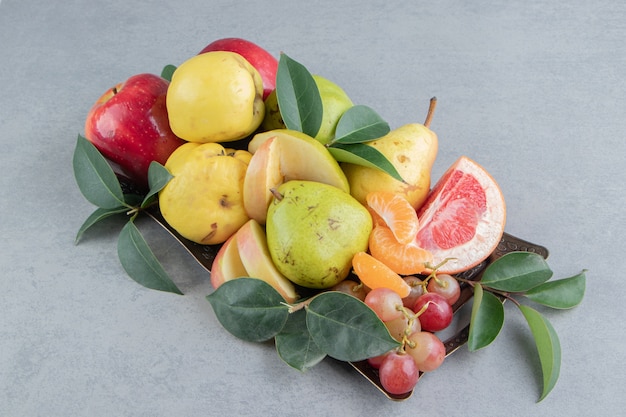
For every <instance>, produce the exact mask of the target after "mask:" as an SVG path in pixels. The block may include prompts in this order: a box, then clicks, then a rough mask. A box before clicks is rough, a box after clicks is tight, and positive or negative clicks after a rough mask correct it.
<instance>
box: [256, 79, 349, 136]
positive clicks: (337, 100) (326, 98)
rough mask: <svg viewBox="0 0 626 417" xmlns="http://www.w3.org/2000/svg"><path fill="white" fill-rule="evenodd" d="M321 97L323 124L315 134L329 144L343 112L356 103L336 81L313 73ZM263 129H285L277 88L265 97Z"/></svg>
mask: <svg viewBox="0 0 626 417" xmlns="http://www.w3.org/2000/svg"><path fill="white" fill-rule="evenodd" d="M313 79H314V80H315V84H316V85H317V89H318V90H319V93H320V97H321V98H322V106H323V108H324V110H323V113H322V124H321V126H320V130H319V131H318V132H317V135H315V139H317V140H318V141H320V142H321V143H322V144H324V145H325V144H327V143H328V142H330V141H331V140H333V138H334V137H335V129H336V128H337V123H338V122H339V119H340V118H341V116H343V114H344V113H345V112H346V110H348V109H349V108H350V107H352V106H353V105H354V103H352V100H351V99H350V97H348V94H346V92H345V91H344V90H343V89H342V88H341V87H339V86H338V85H337V84H335V83H334V82H332V81H330V80H328V79H326V78H324V77H321V76H319V75H313ZM261 128H262V130H274V129H284V128H285V123H284V122H283V119H282V117H281V116H280V110H279V108H278V99H277V98H276V90H274V91H272V92H271V93H270V95H269V96H267V98H266V99H265V118H264V119H263V122H262V123H261Z"/></svg>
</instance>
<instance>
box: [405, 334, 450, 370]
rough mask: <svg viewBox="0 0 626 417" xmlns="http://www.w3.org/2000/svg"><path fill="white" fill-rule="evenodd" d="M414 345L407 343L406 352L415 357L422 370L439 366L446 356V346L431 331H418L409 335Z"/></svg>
mask: <svg viewBox="0 0 626 417" xmlns="http://www.w3.org/2000/svg"><path fill="white" fill-rule="evenodd" d="M409 341H410V342H412V344H414V346H413V347H411V346H410V345H408V344H407V346H406V352H407V354H408V355H409V356H411V357H412V358H413V360H414V361H415V363H416V364H417V367H418V368H419V370H420V371H422V372H430V371H434V370H435V369H437V368H439V366H440V365H441V364H442V363H443V360H444V359H445V357H446V347H445V345H444V344H443V342H442V341H441V340H439V338H438V337H437V336H436V335H435V334H433V333H430V332H417V333H413V334H412V335H410V336H409Z"/></svg>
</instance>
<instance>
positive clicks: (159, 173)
mask: <svg viewBox="0 0 626 417" xmlns="http://www.w3.org/2000/svg"><path fill="white" fill-rule="evenodd" d="M172 178H174V177H173V176H172V174H170V172H169V171H168V170H167V168H165V167H164V166H163V165H161V164H159V163H158V162H156V161H152V162H150V166H149V167H148V184H149V185H150V191H148V194H146V196H145V198H144V199H143V202H142V203H141V207H146V206H148V205H149V204H150V203H151V202H152V201H154V199H155V197H156V195H157V194H158V192H159V191H161V190H162V189H163V187H165V186H166V185H167V183H168V182H169V181H170V180H171V179H172Z"/></svg>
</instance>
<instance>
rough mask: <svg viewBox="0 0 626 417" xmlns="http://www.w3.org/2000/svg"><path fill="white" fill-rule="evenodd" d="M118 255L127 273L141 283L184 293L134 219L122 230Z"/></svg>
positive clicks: (153, 287)
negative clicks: (164, 267)
mask: <svg viewBox="0 0 626 417" xmlns="http://www.w3.org/2000/svg"><path fill="white" fill-rule="evenodd" d="M117 255H118V257H119V259H120V262H121V264H122V267H123V268H124V270H125V271H126V273H127V274H128V275H129V276H130V277H131V278H132V279H134V280H135V281H137V282H138V283H139V284H141V285H143V286H144V287H146V288H150V289H153V290H159V291H166V292H172V293H175V294H182V292H181V291H180V290H179V289H178V287H176V285H175V284H174V282H172V280H171V279H170V277H169V276H168V275H167V272H165V270H164V269H163V267H162V266H161V264H160V263H159V261H158V260H157V258H156V257H155V256H154V254H153V253H152V250H151V249H150V247H149V246H148V244H147V243H146V241H145V239H144V238H143V236H141V233H140V232H139V229H137V226H135V224H134V223H133V222H132V221H129V222H128V223H126V225H125V226H124V227H123V228H122V231H121V232H120V235H119V237H118V240H117Z"/></svg>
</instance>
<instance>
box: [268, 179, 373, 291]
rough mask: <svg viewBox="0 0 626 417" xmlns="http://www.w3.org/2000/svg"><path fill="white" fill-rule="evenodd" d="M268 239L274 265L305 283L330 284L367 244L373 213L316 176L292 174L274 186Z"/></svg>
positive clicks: (310, 285)
mask: <svg viewBox="0 0 626 417" xmlns="http://www.w3.org/2000/svg"><path fill="white" fill-rule="evenodd" d="M273 193H274V199H273V200H272V202H271V204H270V207H269V209H268V212H267V222H266V234H267V245H268V248H269V252H270V255H271V257H272V260H273V262H274V264H275V265H276V268H277V269H278V270H279V271H280V272H281V273H282V274H283V275H284V276H285V277H287V279H289V280H290V281H292V282H293V283H295V284H297V285H300V286H302V287H306V288H315V289H324V288H330V287H332V286H334V285H335V284H337V283H339V282H341V281H343V280H344V279H345V278H346V277H347V276H348V274H349V273H350V270H351V267H352V257H353V256H354V254H355V253H357V252H360V251H365V250H367V247H368V240H369V235H370V233H371V231H372V227H373V224H372V217H371V215H370V213H369V212H368V211H367V209H366V208H365V207H364V206H363V205H362V204H360V203H359V202H358V201H357V200H356V199H355V198H354V197H352V196H351V195H350V194H349V193H347V192H345V191H342V190H340V189H339V188H337V187H333V186H331V185H327V184H323V183H320V182H315V181H300V180H292V181H287V182H285V183H283V184H281V185H280V186H279V187H278V188H277V189H274V190H273Z"/></svg>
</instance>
